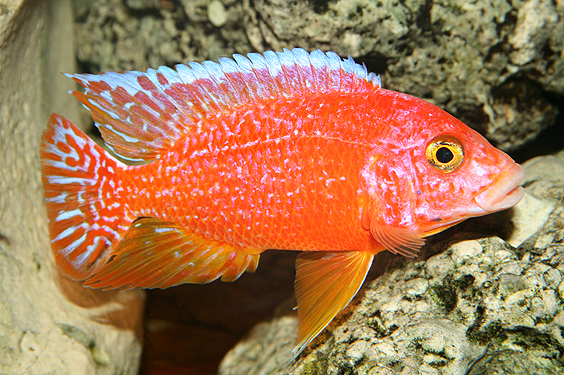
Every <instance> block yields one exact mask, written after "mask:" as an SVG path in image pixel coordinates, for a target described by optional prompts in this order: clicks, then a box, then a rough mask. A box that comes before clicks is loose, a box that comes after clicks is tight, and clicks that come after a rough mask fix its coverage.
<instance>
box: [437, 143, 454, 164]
mask: <svg viewBox="0 0 564 375" xmlns="http://www.w3.org/2000/svg"><path fill="white" fill-rule="evenodd" d="M452 159H454V155H453V154H452V151H451V150H449V149H448V148H447V147H440V148H439V149H438V150H437V160H438V161H440V162H441V163H443V164H447V163H450V162H451V161H452Z"/></svg>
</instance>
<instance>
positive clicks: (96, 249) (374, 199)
mask: <svg viewBox="0 0 564 375" xmlns="http://www.w3.org/2000/svg"><path fill="white" fill-rule="evenodd" d="M68 76H69V77H72V78H73V79H74V80H75V81H77V82H79V83H80V84H81V85H82V86H84V88H85V92H84V93H82V92H77V91H75V92H73V95H74V96H75V97H76V98H77V99H78V100H79V101H80V102H81V103H82V104H83V105H84V106H85V107H86V108H87V109H88V110H89V111H90V112H91V114H92V117H93V118H94V121H95V122H96V125H97V127H98V128H99V129H100V132H101V133H102V136H103V138H104V140H105V142H106V145H107V146H108V147H109V148H110V149H111V150H112V151H113V152H114V153H115V154H117V155H118V156H120V157H121V158H123V159H126V160H136V161H145V162H147V163H145V164H144V165H136V166H130V165H126V164H124V163H122V162H120V161H118V160H117V159H116V158H114V157H112V156H111V155H110V154H109V153H107V152H106V151H104V150H103V149H102V148H100V147H99V146H97V145H96V144H95V143H94V142H93V141H92V140H90V139H89V138H88V137H87V136H86V135H85V134H84V133H82V132H81V131H80V130H79V129H78V128H76V127H75V126H74V125H73V124H72V123H70V122H69V121H68V120H66V119H65V118H63V117H61V116H59V115H56V114H53V115H51V118H50V120H49V123H48V125H47V129H46V130H45V132H44V134H43V138H42V144H41V148H40V156H41V165H42V175H43V177H42V178H43V187H44V189H45V199H46V205H47V213H48V220H49V234H50V237H51V246H52V250H53V252H54V256H55V259H56V262H57V264H58V265H59V267H60V268H61V269H62V270H63V271H64V273H65V274H66V275H68V276H69V277H71V278H73V279H77V280H85V281H84V285H86V286H89V287H93V288H103V289H111V288H121V287H125V288H134V287H142V288H168V287H171V286H174V285H178V284H182V283H208V282H210V281H213V280H216V279H218V278H221V280H223V281H234V280H236V279H237V278H238V277H239V276H240V275H241V274H242V273H243V272H244V271H250V272H252V271H254V270H255V269H256V267H257V265H258V261H259V256H260V253H262V252H263V251H265V250H267V249H287V250H299V251H301V253H300V254H299V255H298V258H297V261H296V282H295V288H296V298H297V303H298V307H297V308H298V317H299V332H298V336H299V337H298V343H297V346H296V349H294V351H295V352H299V351H300V350H302V349H303V348H304V347H305V346H307V345H308V344H309V343H310V342H311V341H312V340H313V339H314V338H315V337H316V336H317V335H318V334H319V333H320V332H321V331H322V330H323V329H324V328H325V327H326V326H327V324H329V322H331V320H332V319H333V318H334V317H335V315H336V314H337V313H338V312H339V311H340V310H342V309H343V308H344V307H345V306H347V304H348V303H349V302H350V300H351V299H352V298H353V297H354V296H355V294H356V293H357V291H358V290H359V288H360V287H361V285H362V283H363V281H364V279H365V276H366V274H367V272H368V269H369V268H370V265H371V263H372V259H373V257H374V254H376V253H378V252H380V251H383V250H389V251H391V252H392V253H395V254H402V255H405V256H410V257H412V256H415V255H416V254H417V252H418V250H419V248H420V247H421V246H422V245H423V244H424V240H423V238H424V237H426V236H429V235H432V234H434V233H437V232H439V231H442V230H444V229H446V228H448V227H450V226H452V225H454V224H457V223H459V222H461V221H462V220H465V219H467V218H469V217H473V216H480V215H485V214H489V213H491V212H495V211H499V210H503V209H506V208H509V207H511V206H513V205H515V204H516V203H517V202H519V200H520V199H521V197H522V196H523V189H522V187H520V186H519V185H518V184H519V182H520V181H521V179H522V178H523V175H524V172H523V169H522V168H521V166H519V165H518V164H516V163H515V162H514V161H513V160H512V159H511V158H510V157H509V156H507V155H506V154H505V153H503V152H501V151H499V150H497V149H496V148H494V147H493V146H491V145H490V144H489V143H488V142H487V141H486V140H485V139H484V138H483V137H482V136H481V135H479V134H478V133H477V132H475V131H474V130H472V129H470V128H469V127H467V126H466V125H464V124H463V123H462V122H460V121H459V120H457V119H456V118H454V117H453V116H451V115H449V114H448V113H446V112H445V111H443V110H441V109H439V108H437V107H436V106H434V105H432V104H430V103H427V102H425V101H423V100H421V99H418V98H415V97H412V96H409V95H406V94H402V93H398V92H394V91H390V90H385V89H383V88H381V87H380V77H379V76H377V75H375V74H374V73H368V72H367V70H366V67H365V66H362V65H359V64H356V63H355V62H354V60H353V59H352V58H351V57H349V58H348V59H346V60H342V59H341V58H340V57H339V56H338V55H337V54H335V53H333V52H327V53H323V52H321V51H319V50H317V51H314V52H311V53H308V52H306V51H305V50H303V49H293V50H284V52H272V51H268V52H265V53H264V54H257V53H251V54H249V55H248V58H246V57H243V56H241V55H234V56H233V59H229V58H220V59H219V60H218V63H215V62H211V61H205V62H203V63H195V62H192V63H190V64H188V66H185V65H177V66H176V70H173V69H170V68H167V67H160V68H158V69H157V70H153V69H149V70H147V72H146V73H142V72H137V71H128V72H122V73H114V72H108V73H101V74H99V75H90V74H71V75H68Z"/></svg>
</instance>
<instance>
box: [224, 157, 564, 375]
mask: <svg viewBox="0 0 564 375" xmlns="http://www.w3.org/2000/svg"><path fill="white" fill-rule="evenodd" d="M561 168H564V153H560V154H557V155H554V156H547V157H539V158H537V159H534V160H532V161H530V162H529V163H526V164H525V169H526V172H527V176H528V177H527V180H526V181H525V185H526V186H527V188H526V190H527V192H528V194H531V195H527V197H526V199H525V200H524V201H523V202H522V203H521V204H520V205H518V206H517V207H516V208H515V209H513V210H514V211H515V214H514V215H513V219H514V220H516V221H517V222H518V224H516V225H515V228H514V230H513V233H511V234H510V236H509V241H510V242H511V244H509V243H508V242H506V241H504V240H502V239H501V238H499V237H497V236H489V237H488V236H485V237H484V236H483V235H480V231H482V228H484V226H483V224H481V222H483V221H484V220H485V221H486V222H487V219H488V218H487V217H485V218H483V219H474V220H470V221H469V222H467V223H466V224H461V225H459V226H458V227H459V229H457V230H458V233H455V234H454V235H453V234H452V232H454V230H451V231H449V232H447V233H442V234H439V235H437V236H435V237H433V238H431V239H430V241H429V242H431V243H430V245H428V247H427V250H426V254H425V255H424V256H423V257H424V258H425V259H416V260H406V259H403V258H401V257H394V258H391V261H390V262H389V264H388V267H387V268H388V269H387V272H386V273H385V274H383V275H382V276H381V277H379V278H378V279H376V280H374V281H372V282H370V283H369V284H368V285H367V286H366V287H365V288H364V289H363V290H361V292H360V293H359V295H358V296H357V297H356V298H355V299H354V300H353V301H352V302H351V304H350V305H349V306H348V307H347V308H346V309H345V310H344V311H343V312H341V313H340V314H339V315H338V316H337V318H336V319H335V320H334V321H333V322H332V323H331V324H330V325H329V327H328V328H327V329H325V331H324V332H322V334H321V335H320V336H319V337H317V338H316V339H315V340H314V341H313V342H312V344H311V345H310V346H309V347H308V348H306V350H305V351H304V352H303V353H302V354H301V355H299V356H298V357H297V358H296V359H295V360H294V361H292V358H291V354H290V353H289V351H290V350H291V348H292V342H295V341H293V340H296V336H297V330H296V325H297V317H296V315H295V313H293V312H291V310H289V309H288V308H287V309H286V310H285V311H284V312H283V311H281V312H279V313H278V314H277V315H276V316H275V317H274V318H273V319H272V321H271V322H263V323H261V324H259V325H258V326H257V327H255V328H254V329H253V330H252V331H251V333H250V334H249V335H248V336H247V338H246V339H244V340H242V341H241V342H240V343H239V344H238V345H237V346H236V347H235V348H233V349H232V351H231V352H230V353H229V354H228V355H227V356H226V357H225V358H224V360H223V361H222V363H221V365H220V371H219V373H220V374H221V375H231V374H240V373H249V374H254V375H260V374H314V373H330V374H337V373H349V374H371V375H375V374H390V373H398V374H399V373H401V374H420V373H429V374H481V373H488V374H502V373H511V374H533V373H542V374H560V373H562V372H563V371H564V366H563V365H562V362H561V361H560V359H559V358H561V356H562V353H563V352H564V338H563V335H562V331H561V329H560V327H561V326H562V325H563V323H564V309H563V302H562V301H564V282H563V273H564V245H563V243H564V229H563V226H562V223H563V222H564V205H563V204H562V200H557V199H554V197H557V196H559V194H562V191H563V189H564V187H560V190H559V191H560V193H559V194H558V184H559V183H561V182H562V180H563V179H564V177H563V176H564V174H558V175H555V172H554V171H555V170H559V169H561ZM543 171H544V172H543ZM550 171H552V172H550ZM545 178H546V180H549V181H550V180H551V182H550V183H546V180H544V179H545ZM554 186H557V187H556V188H555V187H554ZM533 194H534V196H533ZM501 214H503V213H499V214H498V215H501ZM509 214H510V212H509V213H505V215H506V218H507V217H508V216H509ZM496 220H499V217H497V218H496ZM524 222H529V223H531V226H530V227H528V226H527V225H524ZM488 226H489V225H486V227H488ZM460 227H461V228H462V229H460ZM455 228H456V227H455ZM453 229H454V228H453ZM449 233H450V235H449ZM433 241H434V243H433Z"/></svg>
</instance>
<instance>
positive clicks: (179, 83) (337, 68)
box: [67, 48, 380, 160]
mask: <svg viewBox="0 0 564 375" xmlns="http://www.w3.org/2000/svg"><path fill="white" fill-rule="evenodd" d="M67 76H68V77H71V78H73V79H75V80H76V81H77V82H79V83H80V84H82V85H83V86H84V88H85V92H84V93H80V92H73V95H75V96H76V97H77V98H78V99H79V100H80V101H81V103H82V104H83V105H84V106H85V107H86V108H87V109H88V110H90V112H91V113H92V117H93V118H94V121H95V123H96V125H97V126H98V127H99V128H100V131H101V133H102V136H103V137H104V139H105V141H106V142H107V144H108V146H109V147H110V148H111V149H112V150H114V151H115V152H116V153H117V154H118V155H120V156H121V157H123V158H126V159H129V160H152V159H158V158H160V157H161V156H162V155H163V154H164V153H165V152H166V151H167V150H168V149H169V148H170V147H171V146H172V145H173V144H174V142H175V141H176V140H177V139H179V138H181V137H183V136H186V135H188V134H189V133H190V132H191V130H192V129H193V128H195V127H196V124H202V123H203V124H205V121H203V122H202V120H205V118H209V117H216V116H218V115H220V114H221V112H223V111H228V110H230V109H232V108H234V107H237V106H240V105H245V104H246V103H249V102H253V101H257V100H268V99H269V98H276V97H280V96H282V97H292V96H297V95H299V96H301V95H303V94H305V93H314V92H321V93H324V92H328V91H341V92H357V91H362V90H373V89H374V88H377V87H379V86H380V77H379V76H378V75H375V74H373V73H368V72H367V70H366V66H364V65H360V64H357V63H356V62H355V61H354V60H353V59H352V57H350V56H349V58H348V59H345V60H343V59H341V58H340V57H339V56H338V55H337V54H336V53H334V52H327V53H324V52H322V51H321V50H316V51H313V52H311V53H308V52H307V51H306V50H304V49H301V48H294V49H293V50H288V49H284V51H282V52H273V51H267V52H264V53H263V54H258V53H250V54H248V55H247V57H245V56H242V55H238V54H235V55H233V58H232V59H229V58H225V57H222V58H219V59H218V62H213V61H205V62H203V63H197V62H190V63H189V64H188V65H177V66H176V69H175V70H174V69H171V68H168V67H159V68H158V69H156V70H155V69H148V70H147V71H146V72H145V73H143V72H138V71H129V72H122V73H117V72H107V73H101V74H99V75H91V74H67Z"/></svg>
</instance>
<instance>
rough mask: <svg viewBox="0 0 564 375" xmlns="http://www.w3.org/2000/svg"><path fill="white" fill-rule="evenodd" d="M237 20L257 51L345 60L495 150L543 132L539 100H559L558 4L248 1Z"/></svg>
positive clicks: (563, 25) (547, 109) (550, 112)
mask: <svg viewBox="0 0 564 375" xmlns="http://www.w3.org/2000/svg"><path fill="white" fill-rule="evenodd" d="M245 12H246V13H247V15H248V19H249V21H250V22H247V23H245V28H246V29H247V35H248V36H249V40H250V42H251V44H252V45H253V46H254V47H255V48H256V49H257V50H264V49H272V48H273V49H276V50H279V49H281V48H283V47H294V46H298V47H303V48H306V49H316V48H321V49H331V50H335V51H336V52H337V53H339V54H341V55H343V56H346V55H349V54H350V55H352V56H353V57H355V58H359V59H360V60H361V61H365V62H366V64H367V65H368V67H369V69H371V70H375V71H376V72H377V73H381V74H382V76H383V77H382V81H383V84H384V86H385V87H387V88H390V89H393V90H397V91H401V92H406V93H409V94H411V95H415V96H418V97H421V98H425V99H427V100H430V101H432V102H434V103H436V104H438V105H440V106H441V107H443V108H445V109H446V110H448V111H449V112H451V113H453V114H454V115H455V116H457V117H459V118H461V119H462V120H463V121H464V122H466V123H467V124H468V125H470V126H472V127H475V128H477V129H479V130H480V131H482V132H483V133H485V134H486V136H487V137H488V138H489V139H491V140H493V141H494V142H495V143H496V144H497V146H498V147H500V148H502V149H505V150H514V149H517V148H518V147H520V146H521V145H523V144H524V143H526V142H527V141H529V140H531V139H533V138H535V137H536V136H537V135H538V134H539V133H540V132H541V131H542V130H543V129H546V128H547V127H548V126H550V125H552V123H553V122H554V119H555V116H556V114H557V112H558V110H557V106H556V104H555V103H554V102H553V101H552V100H550V99H548V96H547V94H548V93H557V94H559V95H560V96H562V95H563V94H564V79H563V78H562V77H563V76H564V75H563V72H564V60H562V58H561V55H562V53H563V51H564V17H563V16H564V5H563V4H562V3H554V2H552V1H549V0H528V1H517V2H507V1H505V0H494V1H483V0H479V1H473V2H471V3H469V2H467V1H464V0H449V1H446V2H429V1H424V0H415V1H409V2H404V1H378V0H367V1H350V0H338V1H330V2H299V1H284V0H280V1H269V0H255V1H252V2H245ZM546 51H549V52H548V53H547V52H546Z"/></svg>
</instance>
